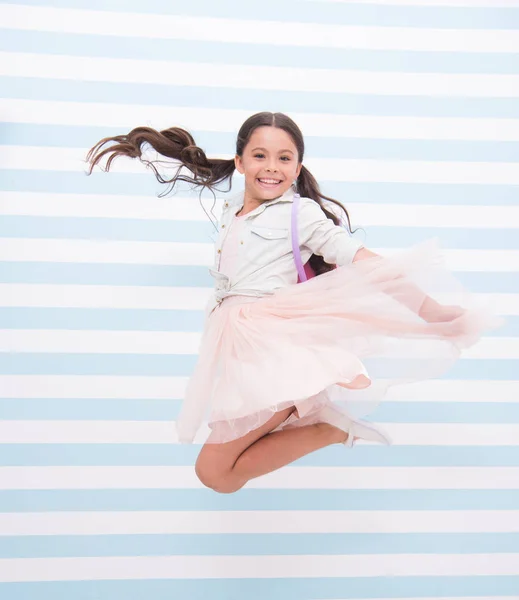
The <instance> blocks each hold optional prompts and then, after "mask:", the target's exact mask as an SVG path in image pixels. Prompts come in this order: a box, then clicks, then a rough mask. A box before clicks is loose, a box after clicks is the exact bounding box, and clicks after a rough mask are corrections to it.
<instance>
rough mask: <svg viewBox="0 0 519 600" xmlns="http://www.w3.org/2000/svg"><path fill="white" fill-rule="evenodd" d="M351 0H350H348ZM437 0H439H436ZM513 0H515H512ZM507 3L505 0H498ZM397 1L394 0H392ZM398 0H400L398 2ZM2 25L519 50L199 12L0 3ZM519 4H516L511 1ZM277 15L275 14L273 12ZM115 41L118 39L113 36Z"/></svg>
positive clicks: (482, 38)
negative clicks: (154, 12)
mask: <svg viewBox="0 0 519 600" xmlns="http://www.w3.org/2000/svg"><path fill="white" fill-rule="evenodd" d="M348 1H349V0H348ZM400 1H401V0H400ZM431 1H434V2H436V0H431ZM486 1H487V2H494V0H486ZM509 1H510V0H509ZM495 2H499V4H498V5H500V4H502V3H503V0H495ZM391 3H393V2H391ZM397 3H398V2H396V4H397ZM0 6H1V10H0V22H1V23H2V27H5V28H10V29H22V30H29V31H31V30H32V31H57V32H69V33H83V34H96V35H111V36H114V37H116V36H129V37H145V38H155V39H183V40H199V41H209V42H211V41H214V42H220V41H221V40H225V41H226V42H234V43H245V44H262V45H267V44H268V45H271V44H272V45H274V46H314V47H315V46H318V47H319V46H320V47H332V48H365V49H388V50H422V51H423V50H427V51H431V52H445V51H457V52H517V51H519V42H518V40H517V34H516V32H515V31H507V30H477V29H476V30H466V29H463V30H459V29H452V30H449V29H438V28H437V29H432V28H431V29H427V28H411V27H362V26H360V27H359V26H347V25H325V24H320V23H298V22H297V15H296V14H294V22H280V21H274V20H272V21H261V27H259V26H258V22H257V21H252V20H244V19H239V20H238V19H218V18H211V17H204V16H202V15H200V16H198V15H197V16H180V15H166V14H157V15H152V14H145V13H138V14H135V13H130V12H125V13H124V18H122V17H121V13H118V12H109V11H90V10H76V9H68V8H67V9H63V8H51V7H36V6H30V7H25V6H18V5H9V4H7V5H0ZM512 6H514V5H512ZM273 16H275V15H273ZM114 43H116V41H115V40H114Z"/></svg>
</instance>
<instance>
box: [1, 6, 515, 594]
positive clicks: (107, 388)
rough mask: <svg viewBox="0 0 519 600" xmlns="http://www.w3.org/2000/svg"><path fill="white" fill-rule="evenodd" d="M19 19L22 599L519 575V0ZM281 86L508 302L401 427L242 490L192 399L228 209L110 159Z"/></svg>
mask: <svg viewBox="0 0 519 600" xmlns="http://www.w3.org/2000/svg"><path fill="white" fill-rule="evenodd" d="M0 27H1V28H2V29H1V32H0V191H1V202H0V212H1V219H0V261H1V262H0V418H1V421H0V597H1V598H2V600H29V599H30V600H33V599H36V598H38V599H39V600H71V599H74V600H87V599H88V600H94V599H95V600H115V599H119V598H120V599H123V598H124V600H137V599H141V598H153V600H166V599H168V600H169V599H171V598H175V599H176V598H179V599H180V598H182V599H183V600H196V599H201V598H204V599H207V600H238V599H239V600H245V599H247V598H248V599H253V600H260V599H261V600H263V599H266V598H268V599H274V600H277V599H280V600H311V599H332V598H333V599H343V600H344V599H347V598H348V599H353V598H357V599H360V598H369V599H375V598H376V599H381V598H408V599H411V598H415V599H416V598H421V599H423V600H425V599H429V600H431V599H432V598H442V599H444V600H453V599H458V598H461V597H463V598H466V599H468V598H472V599H475V598H478V599H480V600H481V599H484V600H485V599H486V600H498V599H500V598H504V597H507V598H516V599H518V598H519V376H518V375H517V368H518V358H519V277H518V272H519V235H518V233H519V231H518V230H519V2H517V1H508V2H506V1H501V0H488V1H482V0H480V1H478V0H471V1H470V0H466V1H462V0H460V1H455V0H452V1H448V0H444V1H437V2H435V1H432V0H431V1H427V0H400V1H398V0H393V1H384V0H379V1H371V2H369V1H364V2H347V1H346V2H341V1H336V2H333V1H324V2H320V1H308V0H276V1H274V0H262V2H256V1H252V0H242V1H241V2H237V1H230V0H219V1H218V2H215V1H213V0H190V1H189V2H179V1H177V0H146V2H141V1H137V0H55V1H54V2H50V0H49V1H38V0H33V1H31V0H25V1H24V2H14V3H8V4H6V3H4V4H0ZM259 110H280V111H284V112H287V113H289V114H290V115H291V116H292V117H294V118H295V119H296V121H297V122H298V123H299V124H300V125H301V127H302V129H303V131H304V133H305V135H306V139H307V146H308V161H307V165H308V166H309V168H310V169H311V170H312V171H313V172H314V173H315V174H316V176H318V178H319V179H320V181H321V182H322V184H323V188H324V191H325V192H328V193H329V194H332V195H335V196H336V197H339V198H340V199H342V200H343V201H344V202H345V203H346V204H347V205H348V207H349V209H350V212H351V215H352V217H353V223H354V225H355V226H361V227H363V228H364V230H365V235H366V239H365V241H366V245H367V246H368V247H370V248H372V249H374V250H376V251H381V252H392V251H394V249H396V248H398V247H406V246H408V245H410V244H413V243H415V242H418V241H420V240H423V239H425V238H428V237H431V236H438V237H440V238H441V240H442V242H443V244H444V246H445V247H446V248H447V250H446V256H447V260H448V262H449V264H450V265H451V266H452V268H453V269H454V270H455V271H456V272H457V274H458V276H459V278H460V279H461V280H462V281H463V282H464V283H465V284H466V285H467V286H468V287H469V288H470V289H471V290H473V291H474V292H475V293H476V294H477V296H478V298H481V299H482V300H484V301H489V302H491V304H492V305H493V306H495V308H496V310H497V312H499V313H500V314H503V315H506V316H507V322H506V325H505V326H504V327H503V328H502V329H500V330H499V331H496V332H493V333H492V335H491V336H489V337H486V338H485V339H483V340H482V341H481V343H480V344H478V345H477V346H476V347H475V348H473V349H472V350H471V351H470V352H467V353H466V355H465V357H464V358H463V359H462V360H461V361H459V362H458V364H457V365H456V366H455V367H454V368H453V369H451V371H449V373H447V374H446V376H445V377H444V378H443V379H441V380H438V381H432V382H428V383H427V384H426V385H423V384H422V385H416V386H412V387H410V388H409V389H408V390H406V392H405V395H403V396H399V397H398V398H397V397H396V396H395V397H392V398H388V401H387V402H386V403H385V404H384V405H383V406H382V407H381V409H380V410H379V411H378V413H377V419H378V420H379V421H383V422H385V424H386V426H387V429H388V430H389V432H390V433H391V434H392V435H393V437H394V438H395V445H394V446H393V447H391V448H389V449H387V448H380V447H376V446H372V445H367V444H366V445H363V446H359V447H357V448H356V449H355V450H354V451H352V452H346V451H343V450H341V449H340V448H339V447H332V448H327V449H325V450H323V451H321V452H318V453H315V454H313V455H311V456H309V457H307V458H304V459H302V460H300V461H298V462H297V463H295V464H294V465H293V466H290V467H287V468H285V469H283V470H282V471H280V472H277V473H274V474H272V475H270V476H267V477H264V478H260V479H257V480H255V481H253V482H251V483H250V484H249V485H248V486H247V487H246V488H245V489H244V490H242V491H240V492H239V493H237V494H235V495H218V494H216V493H213V492H211V491H209V490H206V489H204V488H203V487H202V486H201V484H200V483H199V482H198V481H197V480H196V478H195V475H194V473H193V462H194V460H195V458H196V455H197V453H198V450H199V446H198V445H195V446H194V447H192V446H180V445H178V444H176V440H175V431H174V426H173V424H172V423H173V422H174V420H175V415H176V414H177V411H178V409H179V404H180V401H181V398H182V394H183V391H184V387H185V383H186V378H187V377H188V375H189V373H190V372H191V370H192V367H193V364H194V361H195V353H196V349H197V343H198V340H199V336H200V331H201V326H202V310H203V307H204V305H205V302H206V299H207V298H208V294H209V291H210V290H209V286H210V285H211V281H210V278H209V276H208V272H207V266H208V264H209V263H210V261H211V240H212V236H213V230H212V227H211V225H210V223H209V222H208V220H207V219H206V217H205V215H204V213H203V211H202V210H201V208H200V206H199V204H198V201H197V199H196V198H194V197H193V196H192V195H191V196H190V195H189V193H188V192H186V191H185V190H180V191H179V192H178V193H177V194H176V196H175V197H174V198H157V193H158V192H159V191H160V188H159V186H158V185H157V184H156V182H155V181H154V179H153V177H152V176H151V174H150V173H148V172H146V169H145V168H144V167H142V166H141V165H136V164H133V163H132V162H131V161H121V162H120V163H119V164H118V165H117V167H116V169H115V172H114V173H111V174H108V175H107V174H104V173H100V172H98V173H96V174H94V175H93V176H92V177H86V176H85V174H84V171H85V165H84V163H82V162H81V161H82V158H83V157H84V154H85V150H86V149H87V148H88V147H90V146H91V145H92V144H93V143H95V142H96V141H97V140H98V139H99V138H101V137H103V136H105V135H110V134H116V133H123V132H125V131H127V130H128V129H129V128H131V127H132V126H135V125H151V126H156V127H164V126H170V125H180V126H184V127H187V128H190V129H191V130H192V131H193V132H194V133H195V137H196V138H197V140H199V141H200V144H201V145H202V146H203V147H204V148H205V149H206V150H207V151H208V153H210V154H212V155H221V156H227V155H229V154H230V153H232V152H233V144H234V137H235V133H236V131H237V129H238V127H239V125H240V124H241V122H242V121H243V120H244V119H245V118H246V117H247V116H249V115H250V114H252V113H253V112H256V111H259ZM236 184H237V187H236V189H239V186H240V185H241V182H240V181H239V180H238V181H237V182H236ZM222 197H223V196H222ZM220 201H221V197H220V198H219V199H218V205H217V207H216V208H215V213H216V214H217V213H218V206H219V203H220ZM204 205H205V206H206V208H208V209H209V208H210V206H211V201H210V199H209V198H208V199H206V200H205V201H204ZM363 235H364V234H363ZM203 433H204V432H202V434H203ZM199 441H200V442H202V441H203V435H202V436H201V437H200V440H199Z"/></svg>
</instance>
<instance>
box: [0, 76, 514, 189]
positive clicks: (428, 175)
mask: <svg viewBox="0 0 519 600" xmlns="http://www.w3.org/2000/svg"><path fill="white" fill-rule="evenodd" d="M518 87H519V86H518ZM86 152H87V150H86V149H82V148H50V147H40V146H1V147H0V168H3V169H22V170H26V169H35V170H44V171H74V172H80V173H86V171H87V165H86V162H85V160H84V159H85V156H86ZM217 157H219V158H229V157H230V155H225V154H218V155H217ZM305 165H306V166H307V167H308V168H309V169H310V171H311V172H312V173H313V174H314V176H315V177H316V178H317V179H321V180H327V181H360V182H387V183H389V182H393V183H398V182H400V183H406V182H408V183H448V184H452V183H459V184H509V185H513V184H519V169H518V168H517V163H513V162H476V161H474V162H462V161H459V162H458V161H454V162H453V161H421V160H412V161H407V160H371V159H368V160H363V159H358V160H356V159H335V158H319V159H317V158H314V159H310V160H308V161H305ZM175 170H176V166H175V163H174V162H173V161H171V160H169V159H168V160H164V161H163V162H162V163H161V165H160V171H161V172H162V173H164V174H165V175H166V176H172V175H173V173H174V171H175ZM112 171H114V172H120V173H142V174H144V173H146V174H148V176H149V177H150V181H152V179H151V178H152V177H153V175H152V173H151V171H149V170H148V171H147V170H146V167H145V166H144V165H143V164H142V163H140V162H139V161H138V160H121V161H119V162H116V163H114V168H113V169H112ZM106 176H107V177H108V176H109V175H106Z"/></svg>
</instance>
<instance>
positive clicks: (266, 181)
mask: <svg viewBox="0 0 519 600" xmlns="http://www.w3.org/2000/svg"><path fill="white" fill-rule="evenodd" d="M260 181H261V183H281V181H280V180H279V179H260Z"/></svg>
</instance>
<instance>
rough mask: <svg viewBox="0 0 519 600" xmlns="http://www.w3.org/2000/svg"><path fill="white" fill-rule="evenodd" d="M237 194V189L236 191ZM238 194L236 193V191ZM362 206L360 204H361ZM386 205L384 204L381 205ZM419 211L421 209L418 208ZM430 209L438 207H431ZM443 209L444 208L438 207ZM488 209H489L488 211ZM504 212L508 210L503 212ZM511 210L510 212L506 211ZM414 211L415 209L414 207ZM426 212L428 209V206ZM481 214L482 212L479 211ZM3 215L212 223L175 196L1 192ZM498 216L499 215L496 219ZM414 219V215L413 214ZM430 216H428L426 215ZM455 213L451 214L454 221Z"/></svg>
mask: <svg viewBox="0 0 519 600" xmlns="http://www.w3.org/2000/svg"><path fill="white" fill-rule="evenodd" d="M233 191H234V188H233ZM236 191H237V190H236ZM222 202H223V200H222V198H217V203H216V206H215V207H214V208H213V213H214V215H215V216H216V218H219V217H220V213H221V208H222ZM202 203H203V206H204V207H205V209H206V210H207V211H208V212H210V210H211V208H212V206H213V199H212V198H203V199H202ZM359 206H361V205H360V203H359ZM382 206H384V205H382ZM417 208H419V207H417ZM431 208H436V207H434V206H432V207H431ZM439 208H441V207H439ZM452 208H463V209H466V211H467V214H466V217H469V224H468V225H467V227H470V219H476V221H475V222H477V219H478V218H479V217H478V216H476V217H473V216H471V215H473V209H476V211H478V210H480V209H484V210H483V213H481V217H480V218H481V223H482V225H481V226H487V223H490V225H488V226H489V227H492V223H493V222H494V223H500V224H499V225H496V227H510V225H509V224H510V223H513V222H514V220H515V219H516V215H515V211H514V209H515V208H517V207H515V206H503V207H500V206H492V207H490V206H489V207H486V206H474V207H471V206H461V207H452ZM485 209H486V210H485ZM501 209H505V210H504V211H503V210H501ZM506 209H511V210H506ZM413 210H414V207H413ZM426 210H427V207H426ZM480 212H481V211H480ZM0 214H3V215H23V216H25V215H26V216H46V217H76V218H81V217H97V218H105V219H140V220H143V221H146V220H150V219H153V220H167V221H203V222H205V223H209V219H208V217H207V215H206V213H205V212H204V211H203V209H202V207H201V206H200V202H199V200H198V198H197V197H184V196H177V195H175V197H174V198H171V197H169V198H158V197H156V196H116V195H102V194H99V195H97V194H62V193H61V194H60V193H51V192H49V193H39V192H2V204H1V205H0ZM496 215H497V216H496ZM410 216H411V217H412V216H413V215H410ZM425 216H426V217H428V216H429V215H428V214H427V215H425ZM454 217H455V215H454V214H450V215H449V217H448V218H449V219H450V218H454ZM517 227H519V209H518V211H517Z"/></svg>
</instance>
